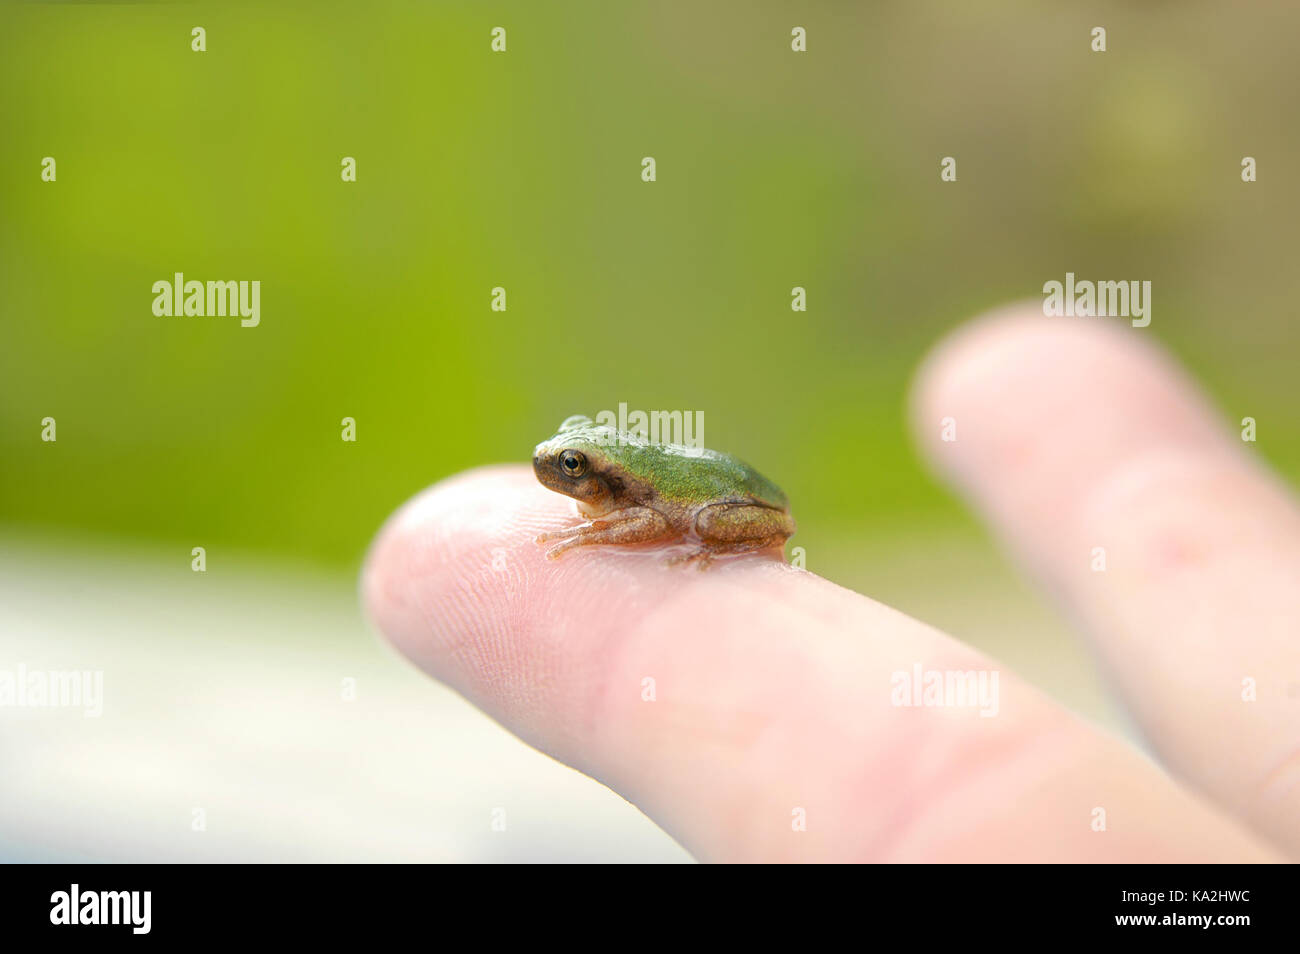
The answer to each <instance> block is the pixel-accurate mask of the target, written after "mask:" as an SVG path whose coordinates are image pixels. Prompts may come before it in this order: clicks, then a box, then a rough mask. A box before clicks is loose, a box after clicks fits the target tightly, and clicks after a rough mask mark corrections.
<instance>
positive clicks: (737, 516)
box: [673, 503, 795, 570]
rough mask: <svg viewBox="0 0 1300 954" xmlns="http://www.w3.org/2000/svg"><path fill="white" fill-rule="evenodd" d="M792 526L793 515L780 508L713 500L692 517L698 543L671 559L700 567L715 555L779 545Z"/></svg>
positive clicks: (756, 550)
mask: <svg viewBox="0 0 1300 954" xmlns="http://www.w3.org/2000/svg"><path fill="white" fill-rule="evenodd" d="M794 529H795V527H794V518H793V517H791V516H790V515H789V514H788V513H786V512H785V511H784V510H776V509H774V508H772V507H764V506H762V505H761V504H746V503H735V504H714V505H713V506H712V507H705V508H704V509H703V510H701V511H700V513H699V516H697V517H696V518H695V532H696V533H698V534H699V537H700V541H701V543H702V546H701V547H700V548H699V549H698V550H696V551H693V552H692V553H689V554H685V555H683V556H682V557H680V558H678V559H676V560H674V561H673V562H678V563H693V562H696V561H698V563H699V567H700V569H701V570H703V569H706V568H707V567H708V565H709V563H710V562H712V560H713V557H715V556H722V555H724V554H727V555H730V554H734V553H756V552H758V551H759V550H767V549H772V548H776V547H780V546H782V545H784V543H785V541H786V540H787V539H789V538H790V536H791V534H793V533H794Z"/></svg>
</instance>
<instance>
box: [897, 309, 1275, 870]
mask: <svg viewBox="0 0 1300 954" xmlns="http://www.w3.org/2000/svg"><path fill="white" fill-rule="evenodd" d="M915 407H916V426H917V429H918V432H919V434H920V435H921V438H922V441H923V443H924V444H925V445H926V447H927V449H928V452H929V453H930V455H931V456H932V458H933V459H934V461H935V463H936V464H937V466H938V467H939V468H940V469H941V470H943V471H944V472H946V473H947V474H948V475H950V477H951V478H952V479H953V480H954V482H955V483H956V484H957V485H958V486H959V487H960V488H961V489H962V490H963V491H964V492H965V493H966V494H968V495H969V496H970V498H971V499H972V500H973V501H974V503H975V505H976V507H977V508H978V509H979V510H981V511H982V512H983V513H984V514H985V516H986V517H987V518H988V520H989V521H990V522H991V523H992V524H993V526H994V527H995V528H996V529H997V530H998V531H999V532H1000V533H1001V534H1002V535H1003V536H1004V537H1005V538H1006V540H1007V541H1008V543H1009V544H1010V546H1011V547H1012V549H1013V550H1014V551H1016V552H1017V553H1018V554H1019V556H1020V557H1021V559H1022V560H1023V561H1024V562H1025V563H1026V564H1027V565H1028V566H1029V567H1030V568H1031V570H1032V571H1033V572H1034V573H1036V574H1037V575H1039V576H1040V577H1041V578H1042V579H1044V580H1045V581H1046V583H1047V584H1048V586H1050V587H1051V588H1052V589H1053V590H1055V591H1057V592H1058V593H1059V594H1061V595H1062V596H1063V598H1064V599H1065V600H1066V601H1067V602H1068V604H1069V606H1070V607H1071V608H1072V609H1073V611H1074V612H1075V613H1076V614H1077V615H1078V616H1079V617H1080V618H1081V620H1082V622H1083V623H1084V624H1085V626H1086V628H1087V629H1088V631H1089V632H1090V633H1091V634H1092V636H1093V638H1094V639H1095V640H1096V643H1097V645H1098V647H1099V648H1100V650H1101V654H1102V657H1103V659H1104V660H1105V662H1106V663H1107V665H1108V666H1109V669H1110V670H1111V672H1112V674H1113V676H1114V678H1115V679H1116V681H1117V682H1118V684H1119V686H1120V688H1121V689H1122V691H1123V693H1124V696H1125V698H1126V699H1127V702H1128V704H1129V705H1130V706H1131V707H1132V709H1133V711H1134V712H1135V713H1136V715H1137V717H1138V719H1139V721H1140V724H1141V725H1142V727H1143V729H1144V730H1145V732H1146V734H1147V735H1148V736H1149V738H1150V740H1151V741H1152V743H1153V744H1154V746H1155V747H1156V749H1157V750H1158V751H1159V753H1160V755H1161V757H1162V758H1163V760H1164V761H1165V762H1167V763H1168V764H1169V765H1170V766H1171V767H1172V768H1173V769H1174V770H1175V771H1176V772H1177V773H1178V774H1179V775H1181V776H1184V777H1186V778H1188V779H1191V780H1194V781H1195V782H1196V783H1197V784H1198V785H1200V786H1201V787H1202V788H1203V789H1204V790H1205V791H1207V792H1209V793H1211V794H1213V796H1214V797H1215V798H1216V799H1218V800H1219V801H1220V802H1222V803H1224V804H1226V805H1228V806H1231V807H1232V809H1233V810H1234V811H1236V812H1238V813H1240V814H1241V815H1243V816H1244V817H1246V818H1248V819H1250V820H1251V822H1252V823H1253V824H1255V825H1256V826H1257V827H1258V828H1259V829H1260V830H1261V831H1264V832H1267V833H1268V834H1270V835H1271V836H1273V837H1275V838H1277V839H1279V840H1280V841H1281V842H1282V843H1284V844H1285V845H1287V846H1289V848H1290V850H1291V851H1292V852H1293V853H1300V510H1297V507H1296V503H1295V501H1294V499H1293V498H1292V497H1291V496H1290V494H1289V493H1288V492H1287V491H1286V489H1285V488H1283V487H1282V486H1280V485H1279V484H1278V482H1277V481H1276V479H1275V478H1274V477H1273V476H1272V475H1271V474H1270V473H1269V472H1268V471H1267V470H1266V468H1264V467H1263V466H1262V465H1261V464H1260V463H1259V462H1258V460H1257V459H1256V455H1255V454H1254V453H1253V452H1252V451H1249V450H1248V449H1247V447H1246V445H1244V444H1243V443H1242V441H1241V440H1238V439H1237V434H1238V432H1237V428H1236V426H1235V425H1233V424H1230V423H1229V422H1228V421H1226V420H1223V419H1221V418H1220V417H1219V416H1218V415H1217V414H1216V413H1215V412H1214V411H1213V410H1211V409H1210V408H1209V406H1208V405H1207V403H1206V401H1205V400H1204V399H1203V398H1202V397H1201V395H1200V392H1199V390H1198V389H1197V388H1196V386H1195V385H1194V384H1193V383H1192V382H1190V381H1189V380H1188V379H1187V378H1186V377H1185V375H1184V374H1183V373H1182V372H1181V371H1180V370H1179V369H1178V368H1177V367H1176V366H1175V365H1174V364H1173V363H1172V362H1171V361H1170V360H1169V359H1168V358H1167V357H1166V356H1165V355H1164V354H1163V353H1162V352H1160V351H1159V350H1158V349H1157V348H1156V347H1155V346H1153V345H1152V344H1151V339H1150V336H1149V335H1148V334H1147V333H1146V332H1143V331H1139V330H1137V329H1134V328H1131V327H1129V326H1127V325H1125V326H1117V325H1114V324H1113V323H1110V322H1109V321H1108V320H1107V319H1101V318H1093V319H1088V318H1078V319H1061V318H1057V319H1052V318H1046V317H1044V316H1043V315H1042V314H1041V311H1038V310H1037V309H1033V308H1025V309H1012V310H1011V311H1009V312H1006V313H1003V314H1000V315H997V316H995V317H993V318H991V319H987V320H985V321H983V322H978V323H976V324H975V325H973V326H972V327H970V328H968V329H966V330H964V331H962V332H959V333H958V334H957V335H955V336H954V337H953V339H952V340H951V341H949V342H947V343H945V344H944V345H943V346H941V347H940V348H939V349H937V351H936V353H935V355H934V356H933V357H932V358H931V359H930V360H929V362H928V363H927V365H926V367H925V368H924V370H923V371H922V373H921V375H920V379H919V383H918V385H917V389H916V400H915ZM945 418H947V419H951V427H950V428H949V433H948V436H952V432H953V430H955V436H956V440H944V439H943V438H944V436H945V435H944V434H943V433H941V424H940V422H941V421H942V420H943V419H945ZM1264 426H1265V427H1266V426H1267V425H1266V424H1265V425H1264Z"/></svg>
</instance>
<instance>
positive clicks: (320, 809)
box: [0, 540, 690, 862]
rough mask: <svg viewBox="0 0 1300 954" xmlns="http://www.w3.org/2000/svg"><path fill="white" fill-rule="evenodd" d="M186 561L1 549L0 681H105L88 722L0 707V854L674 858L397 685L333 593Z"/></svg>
mask: <svg viewBox="0 0 1300 954" xmlns="http://www.w3.org/2000/svg"><path fill="white" fill-rule="evenodd" d="M190 560H191V557H190V553H189V550H188V548H178V549H177V550H176V551H175V552H172V551H167V552H160V551H157V550H153V551H136V550H128V549H125V548H123V547H122V546H120V545H116V544H114V545H111V546H103V547H99V548H90V547H86V546H84V545H76V546H74V547H69V546H66V545H64V546H52V545H46V544H38V543H34V542H32V541H27V540H24V541H15V540H5V541H3V542H0V669H4V670H10V671H14V670H16V669H17V667H18V665H19V664H20V663H22V664H26V666H27V667H28V669H29V670H32V669H39V670H68V669H73V670H102V671H103V674H104V677H103V678H104V703H103V714H102V716H100V717H98V718H94V717H90V718H87V717H85V716H84V715H83V713H82V711H81V710H80V709H58V708H16V707H0V765H2V766H3V768H2V769H0V771H2V772H3V779H4V781H3V785H0V860H2V861H10V862H12V861H128V862H135V861H408V862H417V861H646V862H678V861H689V860H690V857H689V855H687V854H686V852H685V851H684V850H683V849H681V848H680V847H679V846H678V845H677V844H676V843H675V842H673V841H672V839H670V838H669V837H668V836H667V835H666V834H664V833H663V832H662V831H661V830H660V829H659V828H657V827H656V826H655V825H654V824H653V823H651V822H650V821H649V820H648V819H647V818H646V817H645V816H644V815H642V814H641V813H640V812H639V811H638V810H637V809H636V808H634V807H633V806H632V805H630V804H628V803H627V802H625V801H624V800H623V799H621V798H620V797H619V796H617V795H615V794H614V793H612V792H611V791H609V790H608V789H606V788H605V787H603V786H601V785H599V784H598V783H596V782H594V781H592V780H590V779H588V778H586V777H584V776H582V775H580V774H578V773H577V772H574V771H573V770H571V769H569V768H567V767H565V766H563V765H561V764H559V763H558V762H555V761H554V760H552V759H550V758H548V757H547V756H545V755H542V754H541V753H539V752H537V751H535V750H533V749H531V748H529V747H528V746H526V745H524V744H523V743H522V742H519V741H518V740H517V739H515V738H514V737H513V736H512V735H510V734H509V733H508V732H506V731H505V730H504V729H502V728H501V727H500V726H498V725H497V724H496V723H494V722H492V721H491V720H489V719H488V718H487V717H486V716H484V715H482V714H481V713H479V712H478V710H476V709H474V708H473V707H472V706H470V705H469V704H468V703H466V702H465V701H464V700H462V699H461V698H460V697H459V696H457V695H455V694H454V693H452V692H450V691H449V690H447V689H445V688H443V687H442V686H440V685H439V684H437V683H435V682H433V681H432V680H430V679H428V678H427V677H425V676H423V675H422V674H420V673H418V672H416V671H415V670H414V669H413V668H412V667H411V666H410V665H408V664H407V663H406V662H405V661H404V660H402V659H401V658H400V657H398V655H397V654H396V653H395V652H394V651H393V650H391V649H390V648H389V647H388V646H387V645H385V644H383V643H382V642H381V641H380V640H379V639H378V638H377V637H376V636H374V635H373V634H372V633H371V631H370V630H369V628H368V626H367V625H366V624H365V623H364V622H363V620H362V619H361V616H360V610H359V607H358V603H357V597H356V592H355V584H354V582H353V580H352V579H351V578H349V577H346V576H340V575H323V576H313V575H310V574H306V573H301V572H295V571H293V570H292V569H286V568H285V567H283V566H264V567H258V566H256V565H252V564H249V563H247V562H244V563H240V564H236V563H234V561H233V560H232V559H231V558H229V556H228V555H226V554H222V553H220V552H216V551H213V550H209V551H208V553H207V567H208V569H207V572H204V573H196V572H193V571H192V570H191V569H190ZM345 678H353V679H355V680H356V686H357V698H356V701H354V702H345V701H343V699H342V695H343V694H342V685H343V680H344V679H345ZM196 808H200V809H203V810H204V812H205V814H206V831H201V832H198V831H194V830H192V827H191V822H192V819H193V811H194V809H196ZM496 809H503V810H504V813H505V823H506V830H505V831H493V830H492V820H493V812H494V810H496Z"/></svg>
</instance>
